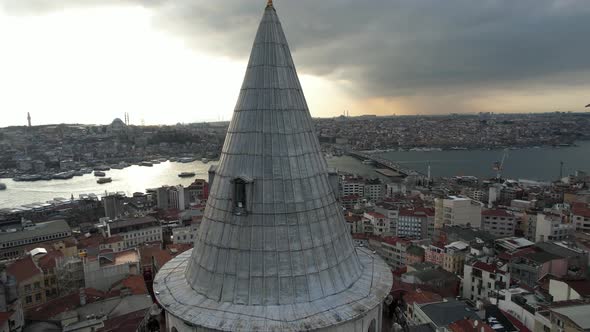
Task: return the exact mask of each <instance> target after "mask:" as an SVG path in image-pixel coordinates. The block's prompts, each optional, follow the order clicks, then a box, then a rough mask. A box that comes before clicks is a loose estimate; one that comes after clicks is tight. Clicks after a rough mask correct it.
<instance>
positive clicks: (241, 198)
mask: <svg viewBox="0 0 590 332" xmlns="http://www.w3.org/2000/svg"><path fill="white" fill-rule="evenodd" d="M234 202H235V207H236V208H238V209H245V208H246V181H244V180H242V179H235V180H234Z"/></svg>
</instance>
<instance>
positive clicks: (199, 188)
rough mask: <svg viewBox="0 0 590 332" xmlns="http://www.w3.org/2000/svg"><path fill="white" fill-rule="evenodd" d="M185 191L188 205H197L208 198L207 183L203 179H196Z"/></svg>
mask: <svg viewBox="0 0 590 332" xmlns="http://www.w3.org/2000/svg"><path fill="white" fill-rule="evenodd" d="M186 189H187V194H188V201H189V203H190V204H199V203H200V202H201V201H206V200H207V198H208V197H209V183H207V181H205V180H203V179H196V180H195V181H194V182H193V183H191V184H190V186H188V187H187V188H186Z"/></svg>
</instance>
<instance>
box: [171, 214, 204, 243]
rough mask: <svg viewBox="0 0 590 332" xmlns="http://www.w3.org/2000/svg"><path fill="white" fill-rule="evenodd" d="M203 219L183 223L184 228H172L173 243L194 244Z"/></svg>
mask: <svg viewBox="0 0 590 332" xmlns="http://www.w3.org/2000/svg"><path fill="white" fill-rule="evenodd" d="M202 219H203V217H202V216H200V217H199V218H193V219H191V220H189V221H187V222H183V224H182V226H179V227H175V228H172V243H174V244H193V243H194V242H195V239H196V237H197V235H198V234H199V228H200V227H201V221H202Z"/></svg>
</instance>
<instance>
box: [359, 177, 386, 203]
mask: <svg viewBox="0 0 590 332" xmlns="http://www.w3.org/2000/svg"><path fill="white" fill-rule="evenodd" d="M364 197H365V198H368V199H369V200H370V201H371V202H380V201H381V200H382V199H383V197H385V184H383V181H381V180H380V179H379V178H375V179H368V180H366V181H365V187H364Z"/></svg>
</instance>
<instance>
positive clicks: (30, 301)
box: [25, 295, 33, 304]
mask: <svg viewBox="0 0 590 332" xmlns="http://www.w3.org/2000/svg"><path fill="white" fill-rule="evenodd" d="M25 302H26V304H30V303H32V302H33V297H32V296H31V295H29V296H27V297H26V298H25Z"/></svg>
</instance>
